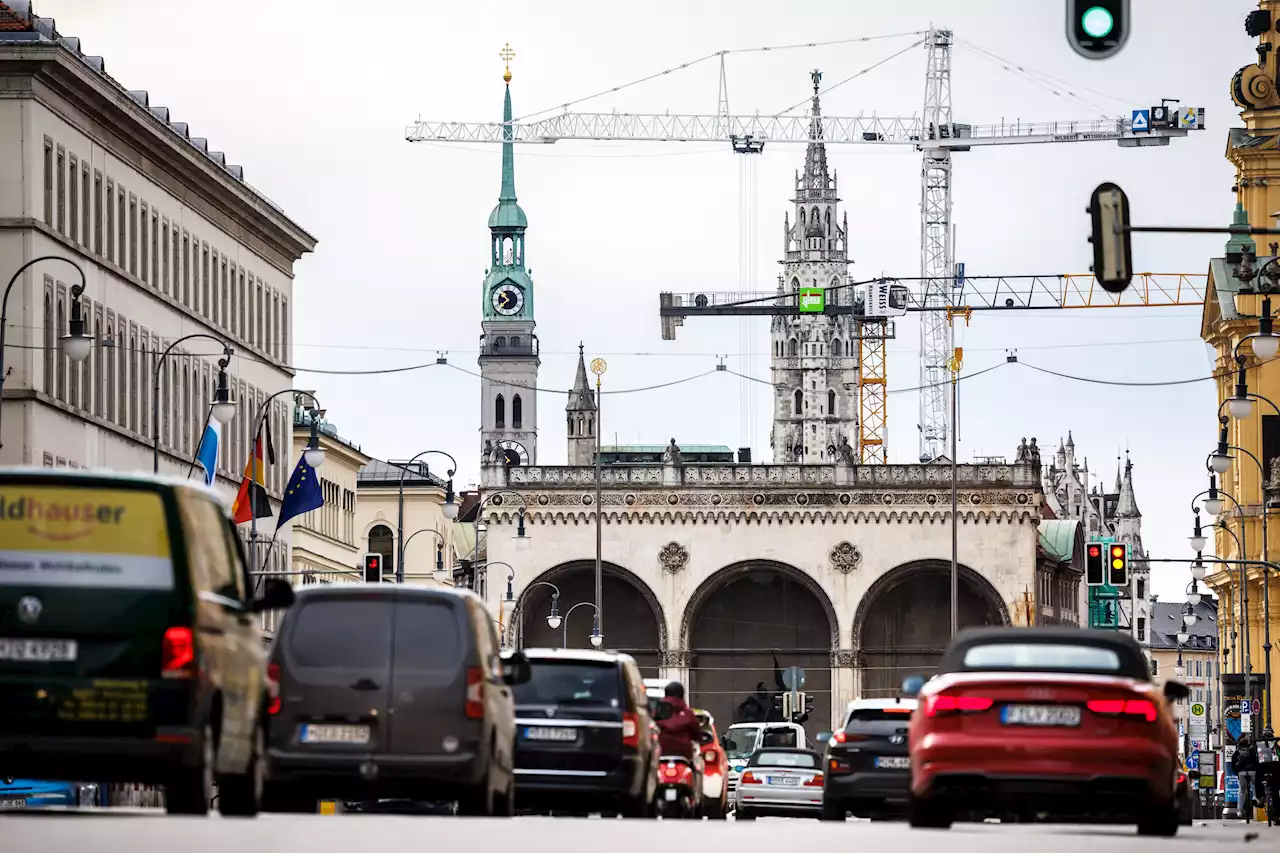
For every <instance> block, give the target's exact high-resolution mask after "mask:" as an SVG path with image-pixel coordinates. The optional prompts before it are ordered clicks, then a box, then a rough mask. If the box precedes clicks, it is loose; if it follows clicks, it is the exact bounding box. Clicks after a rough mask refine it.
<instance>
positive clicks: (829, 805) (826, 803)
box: [818, 797, 846, 821]
mask: <svg viewBox="0 0 1280 853" xmlns="http://www.w3.org/2000/svg"><path fill="white" fill-rule="evenodd" d="M845 812H846V809H845V807H844V803H843V802H842V801H840V800H837V799H835V798H834V797H833V798H830V799H828V798H827V797H823V798H822V814H820V815H818V820H835V821H843V820H844V818H845Z"/></svg>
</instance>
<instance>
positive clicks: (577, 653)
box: [521, 649, 634, 663]
mask: <svg viewBox="0 0 1280 853" xmlns="http://www.w3.org/2000/svg"><path fill="white" fill-rule="evenodd" d="M521 651H522V652H524V656H525V657H526V658H528V659H529V660H548V661H550V660H565V661H575V660H577V661H590V662H592V663H626V662H627V661H632V662H634V659H633V658H632V657H631V655H628V654H623V653H622V652H602V651H597V650H595V649H521Z"/></svg>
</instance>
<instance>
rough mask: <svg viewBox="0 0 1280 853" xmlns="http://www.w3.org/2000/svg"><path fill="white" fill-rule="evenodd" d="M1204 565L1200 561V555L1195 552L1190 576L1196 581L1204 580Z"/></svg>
mask: <svg viewBox="0 0 1280 853" xmlns="http://www.w3.org/2000/svg"><path fill="white" fill-rule="evenodd" d="M1204 575H1205V566H1204V563H1202V562H1201V561H1200V555H1199V554H1196V561H1195V562H1194V563H1192V564H1191V577H1192V578H1194V579H1195V580H1197V581H1202V580H1204Z"/></svg>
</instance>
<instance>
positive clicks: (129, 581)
mask: <svg viewBox="0 0 1280 853" xmlns="http://www.w3.org/2000/svg"><path fill="white" fill-rule="evenodd" d="M292 601H293V591H292V588H291V587H290V586H289V585H288V584H287V583H285V582H283V581H280V580H270V581H268V582H267V583H266V584H265V585H264V588H263V591H262V594H261V596H260V597H255V596H254V595H253V585H252V584H251V582H250V576H249V574H248V571H247V570H246V566H245V561H244V556H243V554H242V551H241V548H240V541H239V539H238V537H237V536H236V532H235V528H234V526H233V524H232V522H231V520H230V518H229V516H228V515H227V512H226V509H225V508H224V506H223V504H222V502H221V500H220V498H219V496H218V495H217V493H216V492H214V491H213V490H211V489H208V488H206V487H205V486H204V485H203V484H196V483H188V482H185V481H181V480H168V479H164V478H159V477H151V476H135V475H131V474H116V473H87V472H72V471H64V470H57V471H52V470H40V469H0V777H14V778H37V779H92V780H94V781H97V782H107V783H127V782H138V783H143V784H149V785H163V786H164V788H165V801H166V806H167V809H168V811H169V812H171V813H175V814H205V813H207V812H208V810H209V804H210V801H211V800H212V798H213V796H214V785H215V783H216V785H217V794H218V801H219V808H220V811H221V812H222V813H223V814H228V815H254V814H256V813H257V812H258V809H259V805H260V801H261V793H262V788H263V785H264V776H265V761H264V760H263V756H264V754H265V738H264V728H263V725H264V720H265V718H266V708H267V705H268V704H269V702H270V699H271V697H270V696H269V695H268V694H269V691H270V684H269V682H268V680H267V678H266V660H265V650H264V648H263V643H262V639H261V630H260V627H259V616H258V614H259V613H261V612H262V611H265V610H270V609H277V608H282V607H287V606H289V604H290V603H292Z"/></svg>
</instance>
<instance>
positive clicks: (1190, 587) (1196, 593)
mask: <svg viewBox="0 0 1280 853" xmlns="http://www.w3.org/2000/svg"><path fill="white" fill-rule="evenodd" d="M1200 599H1201V595H1200V587H1199V585H1198V584H1197V583H1196V581H1195V579H1194V576H1193V579H1192V581H1191V583H1189V584H1187V604H1188V605H1189V606H1191V607H1195V606H1196V605H1197V604H1199V603H1200Z"/></svg>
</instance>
